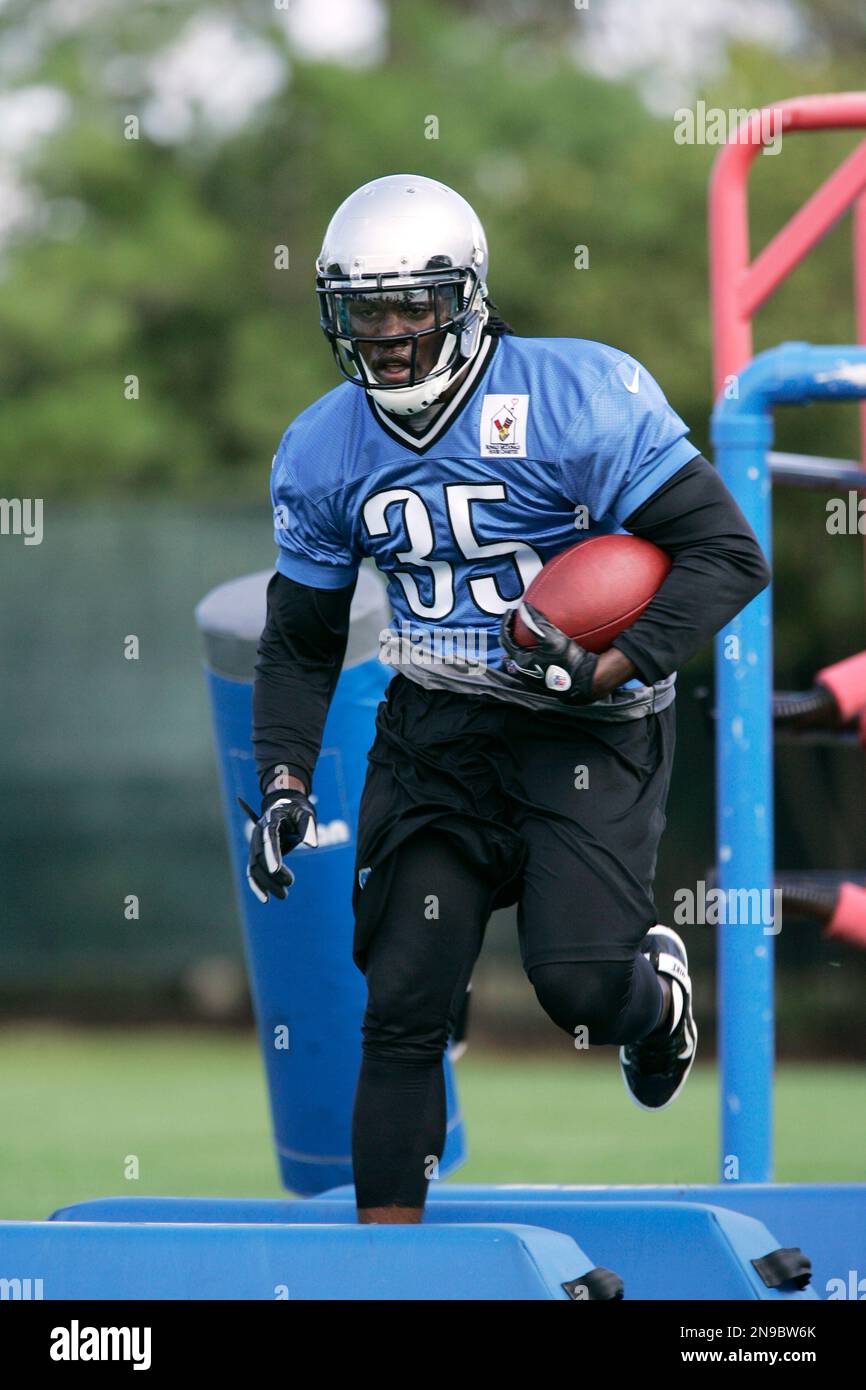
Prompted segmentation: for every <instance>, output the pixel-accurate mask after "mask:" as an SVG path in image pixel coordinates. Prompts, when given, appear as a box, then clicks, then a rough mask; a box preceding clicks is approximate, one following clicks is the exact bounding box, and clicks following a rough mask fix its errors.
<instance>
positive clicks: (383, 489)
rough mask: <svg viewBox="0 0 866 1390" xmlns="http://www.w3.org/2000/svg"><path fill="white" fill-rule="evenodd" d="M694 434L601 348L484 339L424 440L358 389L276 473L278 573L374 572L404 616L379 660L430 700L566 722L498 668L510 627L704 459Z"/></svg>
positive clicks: (345, 577)
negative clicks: (526, 711) (581, 552)
mask: <svg viewBox="0 0 866 1390" xmlns="http://www.w3.org/2000/svg"><path fill="white" fill-rule="evenodd" d="M687 434H688V427H687V426H686V425H685V424H684V422H683V421H682V420H681V419H680V417H679V416H678V415H677V414H676V412H675V411H674V410H673V409H672V408H671V406H670V405H669V404H668V402H667V400H666V399H665V396H664V394H663V393H662V391H661V389H660V387H659V386H658V384H657V383H656V382H655V381H654V379H653V378H652V376H651V375H650V373H649V372H648V371H647V369H646V368H645V367H644V366H643V365H642V363H640V362H638V361H636V360H635V359H634V358H633V357H630V356H628V354H626V353H623V352H621V351H620V350H618V349H617V348H613V347H609V346H607V345H606V344H604V343H597V342H593V341H591V340H588V339H581V338H522V337H518V336H512V335H503V336H501V337H493V336H489V337H486V338H485V339H484V340H483V343H482V349H481V351H480V352H479V354H478V357H477V358H476V359H475V361H474V362H473V364H472V366H471V368H470V369H469V371H468V373H467V376H466V378H465V380H464V381H463V382H462V383H461V387H460V390H459V391H458V392H457V393H456V394H455V396H454V398H453V399H452V400H450V401H449V402H448V404H447V405H446V406H445V407H444V409H443V410H442V411H440V413H439V414H438V415H437V416H436V418H435V419H434V420H433V421H432V423H431V425H430V426H429V428H428V429H427V430H426V432H425V433H423V434H421V435H417V434H413V432H412V431H411V430H409V429H408V428H406V427H405V423H404V422H403V423H401V420H400V417H398V416H394V415H391V414H389V413H388V412H386V411H384V410H382V409H381V408H380V407H379V406H378V405H377V404H376V403H375V402H374V401H372V400H370V398H369V397H368V396H367V394H366V392H365V391H363V390H362V389H360V388H359V387H357V386H353V385H352V384H351V383H349V382H344V383H342V384H341V385H339V386H337V387H336V388H335V389H334V390H333V391H330V392H328V394H327V395H325V396H323V397H322V398H321V399H320V400H318V401H316V402H315V403H314V404H313V405H312V406H310V407H309V408H308V409H307V410H305V411H303V412H302V414H301V415H299V416H298V417H297V419H296V420H294V421H293V423H292V424H291V425H290V427H289V429H288V430H287V431H286V433H285V435H284V436H283V439H282V441H281V443H280V446H279V449H278V451H277V453H276V455H275V457H274V463H273V469H272V475H271V500H272V503H273V507H274V523H275V539H276V541H277V544H278V546H279V552H278V555H277V568H278V569H279V570H280V572H281V573H282V574H285V575H287V576H288V577H289V578H290V579H294V580H297V581H299V582H300V583H302V584H309V585H312V586H314V587H316V588H323V589H324V588H342V587H344V586H345V585H348V584H351V583H352V582H353V581H354V579H355V576H356V574H357V570H358V566H359V564H360V563H361V561H362V559H364V558H365V557H370V558H371V559H372V561H373V562H374V563H375V565H376V566H377V568H378V569H379V570H380V571H381V573H382V574H383V575H384V576H385V578H386V580H387V583H388V594H389V597H390V601H391V606H392V610H393V617H394V621H393V624H392V625H391V627H390V628H388V629H386V632H385V633H383V653H382V659H383V660H386V661H390V662H391V663H392V664H394V665H399V666H400V669H402V670H404V671H405V674H406V675H408V676H410V677H411V678H413V679H415V680H418V681H420V683H421V684H425V685H436V686H444V687H445V688H452V689H453V688H460V689H466V690H476V691H480V690H483V691H484V692H485V693H492V694H494V695H497V696H499V697H500V698H507V699H513V700H516V701H517V702H518V703H521V704H527V705H530V706H533V707H544V708H546V709H550V708H552V707H554V706H556V707H559V708H567V707H566V706H564V705H563V702H562V701H561V700H559V699H557V697H556V696H554V695H552V694H550V693H547V692H545V693H543V694H541V693H536V692H535V691H527V690H526V688H525V686H524V685H523V683H522V682H520V681H519V680H518V679H517V678H516V677H511V676H508V675H507V674H506V673H505V672H504V671H502V670H501V669H500V665H501V661H502V656H503V653H502V650H501V647H500V645H499V625H500V621H501V618H502V615H503V613H504V612H506V610H507V609H509V608H512V607H513V606H514V605H515V604H516V603H517V602H518V601H519V599H520V598H521V596H522V595H523V593H524V591H525V590H526V589H527V587H528V586H529V584H530V583H531V582H532V580H533V579H534V578H535V576H536V575H537V574H538V572H539V570H540V569H541V568H542V566H543V565H545V564H546V563H547V561H548V560H551V559H553V557H554V556H555V555H558V554H559V553H560V552H561V551H563V550H566V549H567V548H568V547H570V546H573V545H574V544H575V543H576V542H578V541H581V540H587V539H590V538H591V537H593V536H599V535H610V534H613V533H618V532H620V533H621V532H622V531H623V530H624V528H623V525H622V523H623V521H624V520H625V518H626V517H628V516H630V515H631V513H632V512H634V511H635V510H636V509H637V508H638V507H640V506H641V505H642V503H644V502H645V501H647V499H648V498H649V497H651V496H652V494H653V493H654V492H656V491H657V490H658V488H660V487H661V486H662V484H663V483H665V482H666V481H667V480H668V479H669V478H670V477H671V476H672V475H673V474H674V473H676V472H677V471H678V470H679V469H680V468H682V467H683V465H684V464H686V463H687V462H688V461H689V459H691V458H694V457H695V455H696V454H698V453H699V452H700V451H699V449H698V448H697V446H696V445H695V444H693V443H691V442H690V441H689V439H688V438H687ZM389 643H393V645H392V646H391V647H390V649H389ZM674 679H675V677H674V676H673V675H672V676H670V677H668V678H667V679H666V680H665V681H663V682H659V683H658V684H657V685H656V687H647V686H645V685H644V684H643V682H641V681H640V680H636V679H635V680H632V681H629V682H628V683H627V684H626V685H625V686H621V687H620V689H619V690H618V691H615V692H614V693H613V696H610V695H609V696H606V697H605V698H604V699H603V700H599V701H596V702H594V703H593V704H592V705H587V706H580V707H577V708H576V709H575V713H579V714H580V715H581V716H582V717H586V716H587V715H588V714H590V715H591V714H592V713H593V712H595V713H596V714H597V715H599V716H601V717H614V718H623V717H636V716H638V715H640V714H645V713H647V712H648V711H649V709H651V708H655V709H658V708H661V707H663V705H664V704H666V703H669V702H670V699H673V694H674V691H673V682H674Z"/></svg>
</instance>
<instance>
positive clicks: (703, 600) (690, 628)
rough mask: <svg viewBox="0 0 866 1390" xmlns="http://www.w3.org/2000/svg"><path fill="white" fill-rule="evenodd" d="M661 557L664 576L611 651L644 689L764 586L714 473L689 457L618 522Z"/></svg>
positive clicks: (744, 525)
mask: <svg viewBox="0 0 866 1390" xmlns="http://www.w3.org/2000/svg"><path fill="white" fill-rule="evenodd" d="M623 526H624V528H625V530H627V531H631V532H632V533H633V535H635V536H641V537H643V538H644V539H645V540H648V541H652V542H653V544H655V545H658V546H660V547H661V549H662V550H666V551H667V552H668V554H669V555H671V557H672V558H673V565H672V567H671V570H670V573H669V574H668V576H667V578H666V579H665V581H664V583H663V584H662V585H661V587H660V589H659V591H658V593H657V594H656V595H655V597H654V598H653V600H652V602H651V603H650V604H648V605H647V607H646V609H645V610H644V612H643V613H642V614H641V616H640V617H639V618H638V620H637V622H636V623H633V624H632V626H631V627H629V628H626V630H625V632H622V633H620V635H619V637H617V638H615V639H614V642H613V646H615V647H616V648H617V649H618V650H619V651H621V652H623V653H624V655H625V656H627V657H628V658H629V660H630V661H631V662H632V663H633V664H634V666H635V668H636V670H637V673H638V675H639V676H640V678H641V680H643V681H645V682H646V683H647V684H648V685H652V684H653V683H654V682H655V681H658V680H663V679H664V677H665V676H669V675H670V674H671V672H672V671H678V670H679V669H680V668H681V667H682V666H684V665H685V663H686V662H687V661H689V660H690V659H691V657H693V656H694V655H695V654H696V653H697V652H698V651H700V649H701V647H703V646H704V644H705V643H706V642H709V640H710V638H711V637H714V636H715V634H716V633H717V632H719V631H720V630H721V628H723V627H724V626H725V624H726V623H727V622H729V621H730V619H731V618H733V617H734V616H735V615H736V614H737V613H739V612H740V610H741V609H742V608H745V606H746V604H747V603H749V602H750V601H751V600H752V599H753V598H754V597H755V595H756V594H759V593H760V592H761V590H762V589H765V588H766V587H767V585H768V584H769V582H770V579H771V572H770V567H769V565H768V564H767V560H766V557H765V556H764V552H763V551H762V550H761V547H760V545H759V544H758V538H757V536H756V535H755V533H754V531H753V530H752V528H751V526H750V525H749V523H748V521H747V520H746V518H745V517H744V516H743V513H742V511H741V510H740V508H739V506H738V505H737V503H736V501H735V500H734V498H733V496H732V494H731V493H730V492H729V490H728V488H727V487H726V486H725V484H724V483H723V482H722V480H721V478H720V477H719V474H718V472H717V470H716V469H715V468H714V467H713V465H712V464H711V463H710V462H709V461H708V460H707V459H705V458H704V456H703V455H702V454H697V455H696V456H695V458H693V459H691V460H690V461H689V462H688V463H687V464H686V465H685V466H684V467H683V468H681V469H679V471H678V472H677V473H674V475H673V477H671V478H669V479H668V481H667V482H666V483H664V484H663V485H662V486H661V487H660V488H659V489H658V491H657V492H655V493H653V495H652V497H650V498H649V499H648V500H647V501H646V502H645V503H644V504H643V506H641V507H638V509H637V511H634V512H632V514H631V516H629V517H627V518H626V520H625V521H624V522H623Z"/></svg>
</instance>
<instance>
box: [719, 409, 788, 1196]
mask: <svg viewBox="0 0 866 1390" xmlns="http://www.w3.org/2000/svg"><path fill="white" fill-rule="evenodd" d="M772 428H773V423H772V417H770V416H769V415H754V416H745V417H744V416H739V417H737V418H735V419H722V420H719V421H717V422H716V427H715V429H714V444H715V448H716V459H717V463H718V468H719V472H720V473H721V475H722V478H723V480H724V482H725V483H726V485H727V486H728V487H729V488H730V490H731V491H732V492H733V494H734V496H735V497H736V498H737V501H738V502H739V504H740V507H741V508H742V510H743V512H744V514H745V516H746V518H747V520H748V521H749V523H750V524H751V526H752V528H753V530H754V532H755V535H756V536H757V538H758V540H759V542H760V544H761V549H762V550H763V551H764V554H765V555H766V556H767V559H768V560H770V559H771V544H772V526H771V513H770V492H771V482H770V475H769V469H768V468H767V464H766V454H767V450H768V449H769V447H770V444H771V443H772ZM772 631H773V630H772V599H771V590H770V589H769V588H768V589H765V590H764V592H763V593H761V594H759V595H758V596H757V598H755V599H753V600H752V602H751V603H750V604H748V605H747V606H746V608H744V609H743V611H742V612H741V613H740V614H738V615H737V617H736V618H734V619H733V621H732V622H730V623H729V624H728V625H727V627H726V628H724V629H723V630H722V632H720V633H719V635H718V636H717V638H716V710H717V721H716V787H717V792H716V808H717V809H716V815H717V824H716V864H717V866H718V887H719V888H720V889H721V891H722V894H723V895H724V896H723V899H722V903H721V904H720V910H719V917H718V925H717V928H716V931H717V942H718V974H717V999H718V1010H717V1012H718V1020H719V1023H718V1036H719V1058H720V1066H721V1097H720V1103H721V1116H720V1121H721V1139H722V1149H721V1158H720V1170H721V1171H720V1180H721V1181H723V1182H724V1181H729V1180H734V1181H741V1182H769V1181H771V1179H772V1176H773V1061H774V1036H773V942H774V937H773V936H772V935H771V934H767V933H765V931H764V925H763V923H762V922H761V917H762V916H763V913H761V912H760V911H758V912H754V911H753V910H745V911H743V910H741V904H742V905H743V907H746V905H747V904H748V905H749V908H751V906H752V905H753V904H754V902H755V899H754V897H748V896H746V895H747V894H748V892H749V890H755V889H757V890H758V892H759V895H760V896H758V898H757V903H758V904H759V905H760V904H762V903H764V902H765V901H766V899H765V898H764V896H763V893H762V892H761V890H764V889H768V888H772V884H773V730H772V692H773V641H772ZM738 890H746V894H742V893H740V892H738ZM770 902H772V898H771V899H770ZM743 917H745V919H746V920H745V921H742V920H741V919H742V918H743ZM732 919H733V920H732ZM756 919H757V920H756Z"/></svg>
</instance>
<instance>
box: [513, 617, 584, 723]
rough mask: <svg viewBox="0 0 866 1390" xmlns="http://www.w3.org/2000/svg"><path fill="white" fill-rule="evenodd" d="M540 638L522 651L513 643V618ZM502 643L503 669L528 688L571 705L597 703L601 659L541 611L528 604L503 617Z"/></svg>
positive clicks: (516, 643)
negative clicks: (595, 689)
mask: <svg viewBox="0 0 866 1390" xmlns="http://www.w3.org/2000/svg"><path fill="white" fill-rule="evenodd" d="M517 612H519V613H520V616H521V618H522V620H523V622H524V623H525V624H526V626H527V627H528V628H529V629H530V631H531V632H534V633H535V634H536V635H537V637H538V645H537V646H535V647H522V646H520V644H519V643H518V642H516V641H515V640H514V615H515V613H517ZM499 641H500V643H501V645H502V648H503V650H504V651H505V653H506V656H505V661H504V666H505V670H506V671H507V672H508V673H509V675H511V676H519V677H520V679H521V680H522V681H523V682H524V683H525V684H526V685H527V686H534V687H535V689H540V690H543V691H551V692H552V693H553V694H554V695H557V696H558V697H559V698H560V699H561V700H563V701H564V702H566V703H567V704H571V705H589V704H591V703H592V702H593V700H596V699H598V696H597V695H593V693H592V681H593V677H594V675H595V668H596V666H597V665H598V656H597V655H596V653H595V652H588V651H586V650H585V649H584V648H583V647H581V646H580V645H579V644H578V643H577V642H575V641H574V640H573V638H571V637H568V636H567V635H566V634H565V633H564V632H563V631H562V630H561V629H560V628H558V627H556V625H555V624H554V623H552V622H551V621H550V620H549V618H545V616H544V614H543V613H542V612H541V611H540V609H538V608H534V607H533V605H532V604H531V603H527V602H526V601H525V600H524V602H523V603H521V604H520V606H519V608H509V610H508V612H507V613H505V614H504V615H503V618H502V623H501V625H500V629H499Z"/></svg>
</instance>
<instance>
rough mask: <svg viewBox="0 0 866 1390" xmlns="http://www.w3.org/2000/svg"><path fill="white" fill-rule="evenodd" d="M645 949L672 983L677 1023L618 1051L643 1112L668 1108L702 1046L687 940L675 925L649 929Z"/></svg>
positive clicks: (633, 1097)
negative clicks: (679, 934) (693, 1000)
mask: <svg viewBox="0 0 866 1390" xmlns="http://www.w3.org/2000/svg"><path fill="white" fill-rule="evenodd" d="M640 949H641V951H642V952H643V954H644V955H645V956H647V957H648V958H649V960H650V963H651V964H652V966H653V967H654V969H655V970H656V971H657V973H658V974H660V975H665V976H667V978H668V979H669V980H670V981H671V982H672V983H671V993H672V995H673V1020H675V1022H673V1029H672V1031H670V1030H671V1022H672V1020H671V1018H670V1017H669V1018H668V1020H667V1023H666V1025H665V1027H666V1030H668V1031H665V1032H663V1033H651V1034H650V1035H649V1037H646V1038H641V1039H640V1041H638V1042H631V1043H626V1044H625V1045H624V1046H623V1047H621V1048H620V1050H619V1064H620V1070H621V1071H622V1075H623V1080H624V1081H625V1084H626V1087H627V1089H628V1093H629V1095H630V1096H631V1098H632V1100H633V1101H634V1103H635V1105H638V1106H640V1108H641V1110H664V1108H665V1106H666V1105H670V1104H671V1102H672V1101H674V1100H676V1098H677V1096H678V1095H679V1093H680V1091H681V1090H682V1089H683V1086H685V1084H686V1077H687V1076H688V1074H689V1072H690V1071H691V1068H692V1062H693V1061H694V1060H695V1053H696V1051H697V1047H698V1030H697V1028H696V1026H695V1020H694V1017H693V1016H692V982H691V980H690V979H689V961H688V956H687V955H686V948H685V946H684V945H683V942H682V941H681V939H680V937H679V936H677V933H676V932H675V931H672V930H671V928H670V927H663V926H661V925H659V926H656V927H650V929H649V931H648V932H647V934H646V936H645V937H644V939H643V941H642V942H641V944H640ZM674 981H676V984H674V983H673V982H674Z"/></svg>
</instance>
